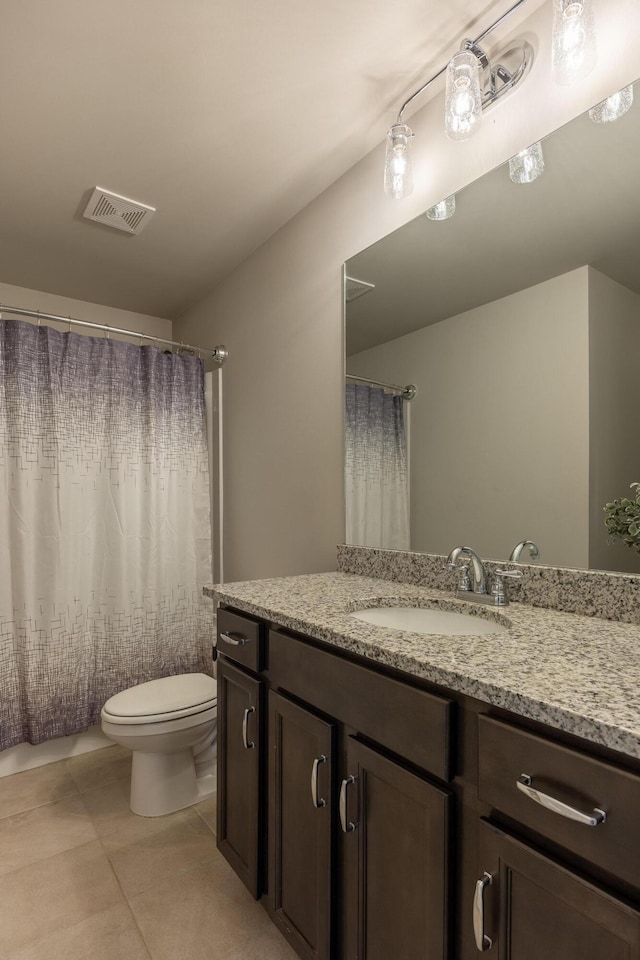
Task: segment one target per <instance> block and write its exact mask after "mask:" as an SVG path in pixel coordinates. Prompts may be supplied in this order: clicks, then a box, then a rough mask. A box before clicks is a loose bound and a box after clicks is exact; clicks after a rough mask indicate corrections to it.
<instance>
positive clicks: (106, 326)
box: [104, 323, 111, 340]
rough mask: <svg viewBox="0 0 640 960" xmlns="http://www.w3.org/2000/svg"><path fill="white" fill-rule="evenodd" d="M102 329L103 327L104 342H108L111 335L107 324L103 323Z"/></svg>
mask: <svg viewBox="0 0 640 960" xmlns="http://www.w3.org/2000/svg"><path fill="white" fill-rule="evenodd" d="M104 327H105V332H104V337H105V340H108V339H109V336H110V333H111V331H110V330H109V324H108V323H105V325H104Z"/></svg>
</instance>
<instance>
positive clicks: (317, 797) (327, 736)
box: [269, 692, 335, 960]
mask: <svg viewBox="0 0 640 960" xmlns="http://www.w3.org/2000/svg"><path fill="white" fill-rule="evenodd" d="M334 733H335V727H334V725H333V724H330V723H327V722H326V721H324V720H321V719H320V718H319V717H317V716H316V715H315V714H313V713H311V712H310V711H309V710H306V709H303V708H302V707H300V706H298V705H297V704H295V703H293V701H291V700H288V699H287V698H286V697H283V696H281V695H280V694H277V693H273V692H270V693H269V899H270V904H271V910H272V915H273V918H274V920H275V923H276V924H277V926H279V927H280V929H281V930H282V931H283V933H284V934H285V935H286V936H287V938H288V939H289V941H290V942H291V943H292V944H293V945H294V946H295V949H296V951H297V953H298V954H299V956H301V957H303V958H305V960H329V957H330V954H331V899H332V884H331V876H332V863H331V836H332V820H333V810H334V806H335V799H334V775H333V768H334V765H333V752H334V751H333V742H334Z"/></svg>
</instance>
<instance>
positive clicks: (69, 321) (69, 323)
mask: <svg viewBox="0 0 640 960" xmlns="http://www.w3.org/2000/svg"><path fill="white" fill-rule="evenodd" d="M67 322H68V325H69V333H71V317H67Z"/></svg>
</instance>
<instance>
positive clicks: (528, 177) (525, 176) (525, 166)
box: [509, 143, 544, 183]
mask: <svg viewBox="0 0 640 960" xmlns="http://www.w3.org/2000/svg"><path fill="white" fill-rule="evenodd" d="M543 173H544V157H543V155H542V145H541V144H540V143H534V144H533V145H532V146H530V147H527V148H526V149H525V150H521V151H520V153H517V154H516V155H515V157H511V160H509V176H510V177H511V179H512V180H513V182H514V183H533V181H534V180H537V179H538V177H539V176H541V175H542V174H543Z"/></svg>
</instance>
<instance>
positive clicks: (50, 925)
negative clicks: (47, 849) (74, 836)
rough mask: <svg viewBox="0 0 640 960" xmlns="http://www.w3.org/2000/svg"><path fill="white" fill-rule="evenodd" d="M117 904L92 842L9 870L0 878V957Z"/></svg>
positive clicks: (115, 889)
mask: <svg viewBox="0 0 640 960" xmlns="http://www.w3.org/2000/svg"><path fill="white" fill-rule="evenodd" d="M123 902H124V898H123V896H122V891H121V890H120V887H119V885H118V881H117V880H116V878H115V876H114V874H113V870H112V869H111V866H110V865H109V861H108V860H107V858H106V856H105V854H104V851H103V850H102V847H101V845H100V842H99V841H97V840H95V841H93V842H92V843H86V844H84V846H82V847H75V848H74V849H73V850H67V851H65V852H64V853H60V854H58V855H57V856H55V857H50V858H49V859H48V860H41V861H40V862H39V863H34V864H31V865H30V866H28V867H23V868H22V869H20V870H14V872H13V873H10V874H7V875H6V876H4V877H0V910H1V915H2V922H1V923H0V957H4V956H11V953H12V952H14V953H15V952H17V950H18V949H20V948H23V947H26V946H28V945H31V944H33V943H35V942H37V941H38V940H43V939H44V938H45V937H48V936H51V935H52V934H53V933H55V932H56V931H57V930H62V929H64V928H67V927H71V926H73V925H74V924H77V923H80V922H81V921H83V920H86V919H87V918H88V917H91V916H93V914H95V913H100V912H102V911H104V910H107V909H108V908H109V907H112V906H115V905H116V904H118V903H120V904H122V903H123ZM42 960H50V958H49V957H43V958H42Z"/></svg>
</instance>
